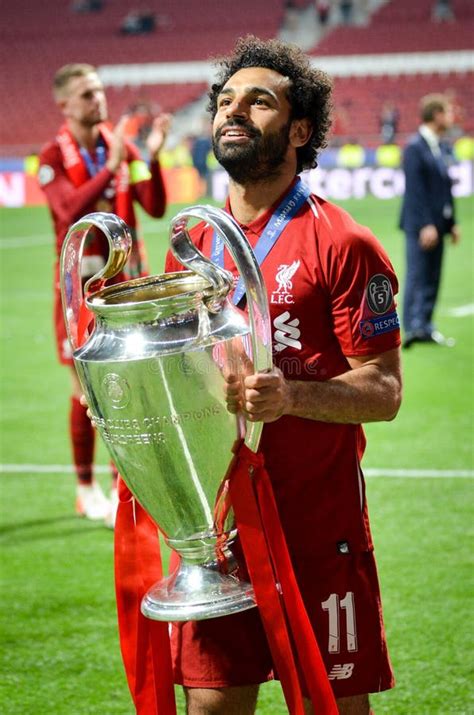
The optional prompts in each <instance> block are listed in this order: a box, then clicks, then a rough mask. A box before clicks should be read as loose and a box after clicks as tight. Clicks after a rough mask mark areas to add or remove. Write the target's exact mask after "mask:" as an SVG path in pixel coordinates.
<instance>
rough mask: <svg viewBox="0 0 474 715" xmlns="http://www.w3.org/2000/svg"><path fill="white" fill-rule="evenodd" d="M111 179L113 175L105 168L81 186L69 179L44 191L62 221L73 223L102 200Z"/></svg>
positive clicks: (62, 180) (58, 182)
mask: <svg viewBox="0 0 474 715" xmlns="http://www.w3.org/2000/svg"><path fill="white" fill-rule="evenodd" d="M111 178H112V174H111V173H110V172H109V171H108V170H107V169H105V168H104V169H102V170H101V171H100V172H99V173H98V174H96V176H94V177H93V178H92V179H89V181H86V182H85V183H84V184H82V185H81V186H78V187H74V186H73V185H72V184H71V183H70V181H68V180H67V179H58V180H57V181H55V182H54V183H52V184H51V185H50V186H48V187H45V188H44V191H45V193H46V197H47V199H48V203H49V205H50V206H51V208H52V210H53V211H54V212H55V213H56V214H57V215H58V216H59V217H60V219H61V221H62V222H63V223H73V222H74V221H77V219H79V218H81V216H83V214H84V212H85V211H86V210H87V209H89V207H90V206H91V204H93V203H94V202H95V201H97V200H98V199H99V198H100V196H101V195H102V193H103V191H104V189H105V187H106V186H107V185H108V184H109V182H110V180H111Z"/></svg>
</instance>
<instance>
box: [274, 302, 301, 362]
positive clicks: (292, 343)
mask: <svg viewBox="0 0 474 715" xmlns="http://www.w3.org/2000/svg"><path fill="white" fill-rule="evenodd" d="M290 318H291V315H290V313H289V312H288V311H285V312H284V313H282V314H281V315H279V316H277V317H276V318H275V320H274V321H273V325H274V326H275V328H276V330H275V333H274V334H273V340H274V349H275V350H276V351H277V352H279V353H280V352H281V351H282V350H285V348H294V349H295V350H301V343H300V341H299V337H300V335H301V331H300V330H299V329H298V325H299V324H300V321H299V320H298V318H294V319H293V320H290Z"/></svg>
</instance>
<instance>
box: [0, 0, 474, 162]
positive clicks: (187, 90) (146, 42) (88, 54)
mask: <svg viewBox="0 0 474 715" xmlns="http://www.w3.org/2000/svg"><path fill="white" fill-rule="evenodd" d="M141 2H142V5H143V7H144V8H145V7H146V8H147V9H151V10H155V12H156V16H157V20H158V28H157V30H156V31H155V32H153V33H151V34H149V35H139V36H123V35H121V34H120V33H119V27H120V23H121V21H122V19H123V17H124V16H125V15H126V14H127V12H128V11H129V10H130V7H131V4H130V0H104V9H103V10H102V11H100V12H93V13H89V14H83V13H75V12H73V10H72V9H71V6H72V2H70V1H69V0H48V2H43V3H40V2H32V1H31V0H15V2H13V3H4V4H3V7H2V20H3V22H2V23H1V25H0V38H1V40H2V42H1V44H0V59H1V62H2V70H3V71H2V73H1V75H0V91H1V93H2V95H1V96H2V112H1V113H0V148H1V150H2V153H3V154H4V155H5V154H9V155H11V154H13V153H26V152H30V151H35V150H37V149H38V147H39V146H40V145H41V144H42V143H43V142H44V141H46V140H48V139H49V138H51V137H52V136H53V135H54V132H55V130H56V128H57V126H58V123H59V122H60V119H61V117H60V113H59V112H58V110H57V109H56V107H55V105H54V102H53V99H52V95H51V78H52V75H53V73H54V71H55V70H56V69H57V68H58V67H60V66H61V65H63V64H65V63H66V62H90V63H91V64H95V65H103V64H127V63H140V62H164V61H185V60H186V61H191V62H192V61H195V60H203V59H208V58H209V57H210V56H216V55H219V54H223V53H227V52H228V51H229V50H230V49H231V48H232V46H233V44H234V42H235V39H236V38H237V37H239V36H241V35H244V34H247V32H248V31H249V30H250V31H251V32H253V33H254V34H257V35H259V36H261V37H264V38H268V37H274V36H276V35H277V34H278V30H279V28H280V27H281V24H282V22H283V20H284V17H285V3H284V2H283V0H281V1H280V2H278V3H277V2H275V0H259V2H255V0H239V2H238V3H233V2H231V1H230V0H221V2H216V0H199V2H197V0H181V1H180V2H176V1H175V0H146V2H145V0H136V2H134V3H132V5H133V7H138V8H140V7H141V5H140V3H141ZM305 4H307V2H305V0H297V6H298V7H299V8H303V7H304V6H305ZM473 5H474V3H472V0H453V6H454V10H455V13H456V21H455V22H453V23H439V24H438V23H433V22H431V21H430V9H431V6H432V0H416V2H414V1H413V0H392V1H391V2H388V3H386V4H385V5H384V6H382V7H381V8H380V9H379V10H378V12H376V13H375V14H374V16H373V18H372V22H371V24H370V25H369V26H367V27H338V28H336V29H334V30H333V31H332V32H331V33H329V34H328V35H326V37H325V38H324V39H323V40H322V42H321V43H320V45H319V46H318V47H317V48H315V49H314V50H313V54H315V55H324V56H327V55H331V54H354V53H367V52H370V53H374V52H395V51H396V52H399V51H400V52H403V51H422V50H443V49H453V48H456V49H462V48H465V47H470V46H471V45H472V39H471V38H472V36H474V32H472V30H473V14H474V12H473ZM420 28H421V29H420ZM471 33H472V34H471ZM469 82H472V72H471V73H469V74H465V75H417V76H415V77H412V76H406V77H403V78H402V79H400V78H398V79H397V78H392V77H387V78H365V79H354V78H351V79H350V80H346V79H337V81H336V83H335V89H336V92H335V97H336V105H337V106H338V107H339V108H340V110H341V112H340V113H341V114H342V110H344V109H346V110H347V111H348V112H349V113H350V136H354V138H357V139H358V140H360V141H370V142H371V143H374V142H376V141H377V138H378V136H379V128H378V116H379V114H380V110H381V107H382V104H383V103H384V101H386V100H392V99H393V98H394V97H395V98H396V104H397V106H398V108H399V110H400V113H401V124H400V131H401V133H402V135H404V134H406V133H407V132H410V131H412V130H413V129H414V128H415V127H416V124H417V111H416V107H417V102H418V99H419V97H420V96H421V95H422V94H424V93H426V92H428V91H430V92H431V91H443V90H445V89H453V90H455V91H456V92H457V96H458V98H459V100H460V101H461V102H462V103H463V105H464V120H463V121H464V127H465V129H472V123H473V120H472V117H473V116H474V111H473V110H474V107H473V97H472V92H471V91H470V89H469ZM471 86H472V85H471ZM205 90H206V85H205V84H203V83H196V84H183V85H180V84H175V85H160V86H142V87H137V88H133V89H132V88H131V87H123V88H122V89H114V88H109V89H108V97H109V105H110V113H111V118H112V119H113V120H116V119H117V118H118V116H119V115H120V114H121V113H122V112H123V111H125V110H126V109H127V108H128V107H129V106H130V105H131V104H132V103H133V102H135V101H137V100H141V99H147V100H148V101H149V102H151V103H152V104H154V105H159V106H160V107H161V108H162V109H163V110H167V111H171V112H174V111H176V110H178V109H179V108H181V107H183V106H184V105H186V104H187V103H188V102H190V101H193V100H195V99H197V98H198V97H199V96H201V95H202V94H203V93H204V92H205ZM342 123H343V122H342V121H340V122H339V130H338V131H339V134H344V133H345V132H344V131H342V130H343V129H344V128H343V126H341V124H342ZM346 134H347V137H348V138H350V137H349V130H347V132H346Z"/></svg>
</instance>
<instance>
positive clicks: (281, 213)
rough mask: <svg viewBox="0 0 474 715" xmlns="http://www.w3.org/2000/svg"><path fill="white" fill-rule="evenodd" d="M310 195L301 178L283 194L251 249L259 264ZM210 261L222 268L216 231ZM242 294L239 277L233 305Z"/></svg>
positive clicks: (222, 259)
mask: <svg viewBox="0 0 474 715" xmlns="http://www.w3.org/2000/svg"><path fill="white" fill-rule="evenodd" d="M310 195H311V192H310V190H309V189H308V187H307V186H305V184H303V182H302V181H301V179H298V180H297V181H296V183H295V184H294V186H292V187H291V189H290V190H289V192H288V193H287V194H285V197H284V198H283V201H281V203H280V204H279V205H278V206H277V208H276V209H275V211H274V212H273V214H272V216H271V218H270V220H269V222H268V223H267V225H266V226H265V229H264V231H263V233H262V235H261V236H260V238H259V239H258V241H257V245H256V246H255V248H254V249H253V252H254V254H255V258H256V259H257V263H258V265H259V266H261V265H262V263H263V261H264V260H265V258H266V257H267V256H268V254H269V253H270V251H271V250H272V248H273V246H274V245H275V244H276V242H277V241H278V239H279V238H280V236H281V234H282V233H283V231H284V230H285V228H286V226H287V225H288V224H289V223H290V221H291V219H292V218H293V217H294V216H296V214H297V213H298V211H299V210H300V208H301V207H302V205H303V204H304V202H305V201H306V200H307V199H308V197H309V196H310ZM211 261H212V262H213V263H215V264H216V265H217V266H220V268H224V241H223V239H222V238H221V236H219V235H218V234H217V232H216V231H214V234H213V237H212V250H211ZM244 294H245V285H244V281H243V279H242V277H240V278H239V280H238V282H237V286H236V288H235V291H234V295H233V297H232V302H233V303H234V305H238V304H239V303H240V301H241V300H242V298H243V296H244Z"/></svg>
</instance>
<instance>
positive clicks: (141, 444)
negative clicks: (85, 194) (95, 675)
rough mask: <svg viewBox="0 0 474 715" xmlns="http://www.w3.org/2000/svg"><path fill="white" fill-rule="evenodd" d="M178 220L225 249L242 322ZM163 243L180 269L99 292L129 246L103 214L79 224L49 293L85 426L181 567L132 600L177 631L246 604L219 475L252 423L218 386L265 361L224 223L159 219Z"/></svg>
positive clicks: (116, 222) (198, 213) (218, 272)
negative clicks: (63, 331) (93, 262)
mask: <svg viewBox="0 0 474 715" xmlns="http://www.w3.org/2000/svg"><path fill="white" fill-rule="evenodd" d="M190 219H201V220H203V221H205V222H206V223H207V224H209V225H211V226H212V227H213V228H214V230H215V232H216V236H217V240H218V241H223V242H224V244H225V245H226V247H227V248H228V250H229V251H230V253H231V255H232V257H233V259H234V261H235V264H236V265H237V267H238V270H239V272H240V275H241V279H242V280H243V282H244V286H245V289H246V296H247V305H248V313H249V319H247V317H246V316H245V314H244V313H243V312H242V311H240V310H239V309H237V308H236V307H234V305H233V304H232V303H231V302H230V300H229V298H228V293H229V291H230V290H231V289H232V287H233V278H232V275H231V274H230V273H228V272H227V271H225V270H224V269H222V268H220V267H219V266H217V265H215V264H214V263H213V262H211V261H210V260H209V259H208V258H206V257H205V256H203V255H202V254H201V253H200V252H199V251H198V250H197V248H196V247H195V246H194V244H193V243H192V241H191V239H190V236H189V233H188V230H187V225H188V221H189V220H190ZM97 230H98V231H100V232H101V233H102V234H103V235H104V236H105V238H106V239H107V241H108V244H109V256H108V261H107V263H106V265H105V267H104V268H103V269H102V270H101V271H100V272H99V273H97V274H96V275H95V276H94V277H93V278H91V279H90V280H89V281H88V282H87V283H86V285H85V287H84V289H83V287H82V281H81V260H82V253H83V249H84V245H85V242H86V238H87V235H88V234H89V232H91V231H92V232H94V231H97ZM170 243H171V249H172V251H173V253H174V255H175V256H176V258H177V259H178V260H179V261H180V262H181V263H182V264H183V265H184V266H185V267H186V268H187V269H188V270H187V271H183V272H179V273H170V274H163V275H157V276H151V277H146V278H138V279H134V280H129V281H126V282H123V283H117V284H115V285H111V286H108V287H106V288H104V287H103V286H104V283H105V280H107V279H109V278H112V277H114V276H116V275H117V274H118V273H119V272H120V270H121V269H122V268H123V266H124V265H125V262H126V260H127V257H128V254H129V251H130V248H131V235H130V232H129V229H128V227H127V225H126V224H125V223H124V222H123V221H122V220H121V219H120V218H118V217H117V216H115V215H114V214H107V213H92V214H89V215H87V216H85V217H84V218H83V219H81V220H80V221H78V222H77V223H75V224H74V225H73V226H71V228H70V229H69V231H68V234H67V236H66V239H65V241H64V246H63V250H62V254H61V291H62V300H63V308H64V315H65V320H66V325H67V330H68V336H69V341H70V343H71V347H72V350H73V357H74V364H75V367H76V370H77V373H78V375H79V379H80V381H81V384H82V388H83V390H84V394H85V395H86V397H87V400H88V404H89V407H90V411H91V413H92V415H93V419H94V421H95V423H96V426H97V429H98V431H99V433H100V434H101V436H102V438H103V440H104V441H105V443H106V445H107V447H108V450H109V452H110V455H111V457H112V459H113V461H114V463H115V464H116V466H117V468H118V469H119V471H120V474H121V475H122V477H123V479H124V480H125V482H126V484H127V486H128V487H129V488H130V490H131V492H132V493H133V495H134V496H135V497H136V498H137V500H138V501H139V502H140V504H141V505H142V506H143V507H144V509H145V510H146V511H147V512H148V513H149V515H150V516H151V517H152V519H153V520H154V521H155V523H156V524H157V525H158V526H159V528H160V530H161V532H162V533H163V535H164V537H165V540H166V542H167V544H168V545H169V546H170V547H171V548H172V549H174V550H175V551H177V552H178V554H179V556H180V558H181V563H180V566H179V568H178V569H177V570H176V571H175V572H174V573H173V574H171V575H170V576H169V577H167V578H163V579H162V580H160V581H159V582H158V583H157V584H155V585H154V586H153V587H152V589H151V590H150V591H149V592H148V593H147V594H146V595H145V597H144V599H143V602H142V612H143V614H144V615H145V616H147V617H149V618H152V619H155V620H163V621H186V620H199V619H205V618H213V617H216V616H223V615H228V614H231V613H236V612H238V611H243V610H246V609H248V608H252V607H254V606H255V599H254V595H253V590H252V586H251V585H250V584H249V583H247V582H244V581H240V580H238V578H237V576H236V562H235V559H234V557H233V555H232V550H231V549H232V543H233V541H234V540H235V537H236V533H237V532H236V528H235V525H234V520H233V513H232V509H231V508H230V506H229V503H228V497H227V483H226V473H227V470H228V468H229V465H230V462H231V460H232V457H233V453H232V448H233V447H234V445H235V444H236V441H237V440H240V439H242V438H243V439H244V440H245V443H246V445H247V446H248V447H249V448H250V449H252V450H253V451H256V449H257V447H258V443H259V439H260V434H261V429H262V424H261V423H250V422H249V423H246V422H245V420H244V419H243V417H242V415H233V414H231V413H229V412H228V410H227V408H226V400H225V394H224V384H225V375H226V374H228V373H229V372H232V373H233V374H234V375H235V374H241V375H242V379H243V376H244V375H245V374H248V372H249V366H250V367H251V370H252V371H254V370H255V371H261V370H266V369H269V368H271V366H272V355H271V332H270V319H269V311H268V303H267V296H266V291H265V288H264V284H263V279H262V276H261V273H260V269H259V267H258V264H257V262H256V259H255V256H254V254H253V252H252V250H251V248H250V246H249V244H248V242H247V239H246V238H245V236H244V234H243V233H242V231H241V230H240V228H239V226H238V225H237V223H236V222H235V221H234V219H233V218H232V217H230V216H229V215H228V214H226V213H224V212H223V211H221V210H219V209H216V208H213V207H211V206H193V207H190V208H188V209H185V210H184V211H181V212H180V213H178V214H177V216H176V217H175V218H174V219H173V221H172V222H171V228H170ZM84 296H85V298H84ZM92 317H93V318H94V327H93V328H92V329H91V332H90V334H88V333H87V326H88V325H89V324H90V321H91V318H92ZM236 371H237V372H236ZM223 563H224V564H225V568H222V566H221V565H222V564H223Z"/></svg>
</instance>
